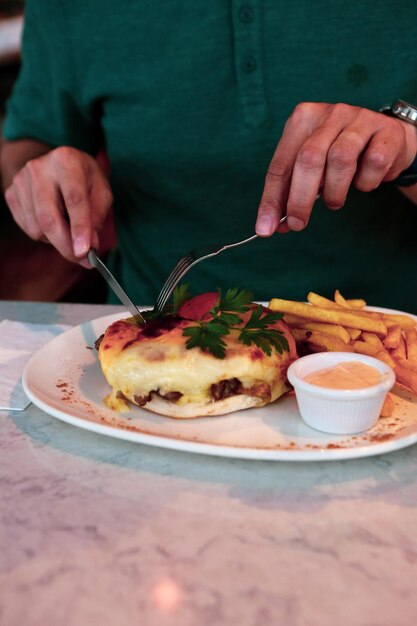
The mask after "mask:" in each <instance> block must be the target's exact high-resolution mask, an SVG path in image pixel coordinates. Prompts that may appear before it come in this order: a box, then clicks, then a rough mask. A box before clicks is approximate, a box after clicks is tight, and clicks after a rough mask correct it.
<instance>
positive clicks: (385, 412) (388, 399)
mask: <svg viewBox="0 0 417 626" xmlns="http://www.w3.org/2000/svg"><path fill="white" fill-rule="evenodd" d="M394 408H395V402H394V399H393V397H392V395H391V394H390V393H387V395H386V396H385V400H384V404H383V405H382V408H381V411H380V414H379V415H380V417H391V415H392V414H393V412H394Z"/></svg>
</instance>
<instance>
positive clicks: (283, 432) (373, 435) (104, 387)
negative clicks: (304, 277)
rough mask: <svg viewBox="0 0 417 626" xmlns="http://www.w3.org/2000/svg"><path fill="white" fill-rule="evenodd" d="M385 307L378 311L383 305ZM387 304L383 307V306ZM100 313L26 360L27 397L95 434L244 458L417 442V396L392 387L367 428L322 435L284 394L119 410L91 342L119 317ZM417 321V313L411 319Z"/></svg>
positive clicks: (356, 451) (329, 454)
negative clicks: (198, 406) (173, 409)
mask: <svg viewBox="0 0 417 626" xmlns="http://www.w3.org/2000/svg"><path fill="white" fill-rule="evenodd" d="M380 310H382V309H380ZM383 310H387V309H383ZM122 317H127V315H126V314H122V315H120V314H116V315H110V316H106V317H102V318H99V319H96V320H92V321H91V322H87V323H85V324H81V325H80V326H76V327H74V328H72V329H71V330H68V331H67V332H65V333H63V334H62V335H59V336H58V337H56V338H55V339H53V340H52V341H51V342H49V343H48V344H47V345H45V346H44V347H43V348H41V349H40V350H39V351H38V352H37V353H36V354H34V355H33V357H32V358H31V359H30V361H29V363H28V364H27V366H26V369H25V371H24V374H23V386H24V389H25V392H26V393H27V395H28V397H29V398H30V400H31V401H32V402H33V403H34V404H35V405H36V406H38V407H39V408H40V409H42V410H43V411H45V412H46V413H49V414H50V415H53V416H54V417H57V418H58V419H60V420H62V421H64V422H67V423H69V424H72V425H73V426H78V427H80V428H84V429H86V430H91V431H93V432H96V433H100V434H103V435H108V436H110V437H117V438H119V439H127V440H129V441H135V442H138V443H142V444H147V445H151V446H159V447H163V448H171V449H174V450H185V451H188V452H195V453H200V454H211V455H217V456H225V457H237V458H245V459H264V460H274V461H324V460H338V459H349V458H357V457H365V456H372V455H375V454H383V453H385V452H390V451H391V450H397V449H400V448H404V447H406V446H409V445H411V444H413V443H415V442H417V397H416V396H414V395H413V394H411V393H410V392H408V391H406V390H405V389H403V388H399V387H395V388H394V393H395V402H396V407H395V412H394V415H393V416H392V417H390V418H384V419H382V418H381V419H379V421H378V423H377V424H376V426H374V427H373V428H372V429H371V430H369V431H367V432H366V433H362V434H359V435H354V436H348V437H347V436H344V437H343V436H335V435H325V434H323V433H320V432H318V431H315V430H313V429H312V428H310V427H309V426H307V425H306V424H305V423H304V422H303V421H302V419H301V417H300V414H299V412H298V408H297V404H296V400H295V397H294V396H293V395H292V394H289V395H287V396H285V397H283V398H280V399H279V400H277V401H276V402H275V403H273V404H270V405H269V406H266V407H263V408H261V409H249V410H246V411H239V412H237V413H231V414H229V415H225V416H219V417H210V418H199V419H191V420H174V419H170V418H167V417H162V416H158V415H155V414H153V413H150V412H149V411H146V410H144V409H140V408H139V407H133V408H132V410H131V411H130V412H129V413H124V414H118V413H116V412H114V411H112V410H110V409H108V408H107V407H106V406H105V404H104V403H103V398H104V397H105V396H106V395H107V394H108V393H109V392H110V387H109V386H108V384H107V382H106V380H105V378H104V376H103V375H102V373H101V368H100V364H99V362H98V359H97V353H96V351H95V350H94V349H93V346H94V341H95V340H96V338H97V337H99V336H100V334H101V333H102V332H104V330H105V329H106V328H107V326H108V325H109V324H110V323H111V322H113V321H114V320H116V319H119V318H122ZM416 319H417V318H416Z"/></svg>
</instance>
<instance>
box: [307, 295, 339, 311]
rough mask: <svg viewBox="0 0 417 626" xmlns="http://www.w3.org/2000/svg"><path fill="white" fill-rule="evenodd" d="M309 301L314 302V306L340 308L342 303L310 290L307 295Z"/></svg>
mask: <svg viewBox="0 0 417 626" xmlns="http://www.w3.org/2000/svg"><path fill="white" fill-rule="evenodd" d="M307 302H309V303H310V304H314V306H319V307H322V308H323V309H340V308H341V307H340V305H339V304H337V302H333V300H329V298H325V297H324V296H320V295H319V294H318V293H314V291H310V293H309V294H308V295H307Z"/></svg>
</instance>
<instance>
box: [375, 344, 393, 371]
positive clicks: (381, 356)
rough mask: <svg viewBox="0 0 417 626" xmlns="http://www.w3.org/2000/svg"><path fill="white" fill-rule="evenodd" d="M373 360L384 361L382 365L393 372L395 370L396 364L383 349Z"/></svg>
mask: <svg viewBox="0 0 417 626" xmlns="http://www.w3.org/2000/svg"><path fill="white" fill-rule="evenodd" d="M375 358H376V359H379V360H380V361H384V363H386V364H387V365H389V366H390V367H392V369H393V370H395V368H396V366H397V364H396V362H395V361H394V359H393V358H392V356H391V355H390V353H389V352H388V351H387V350H385V349H382V350H380V351H379V352H377V353H376V355H375Z"/></svg>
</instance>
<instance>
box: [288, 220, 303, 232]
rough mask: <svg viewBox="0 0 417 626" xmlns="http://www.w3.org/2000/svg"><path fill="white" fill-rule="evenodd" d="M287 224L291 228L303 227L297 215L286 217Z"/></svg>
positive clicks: (300, 228)
mask: <svg viewBox="0 0 417 626" xmlns="http://www.w3.org/2000/svg"><path fill="white" fill-rule="evenodd" d="M287 224H288V227H289V228H290V229H291V230H302V229H303V228H304V222H303V220H300V219H299V218H298V217H287Z"/></svg>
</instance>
